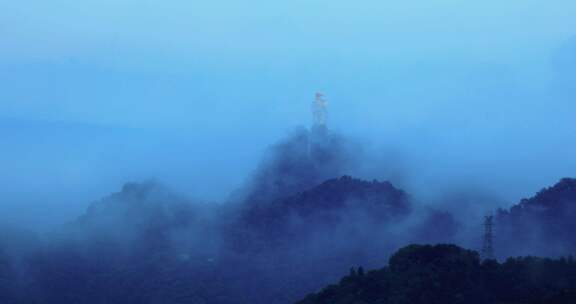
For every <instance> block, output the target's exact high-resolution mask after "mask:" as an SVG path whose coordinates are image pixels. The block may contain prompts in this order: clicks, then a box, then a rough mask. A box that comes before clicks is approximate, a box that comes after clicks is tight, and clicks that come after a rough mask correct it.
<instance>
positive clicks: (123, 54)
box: [0, 0, 576, 231]
mask: <svg viewBox="0 0 576 304" xmlns="http://www.w3.org/2000/svg"><path fill="white" fill-rule="evenodd" d="M575 14H576V4H574V3H573V1H568V0H566V1H554V2H552V3H550V2H549V1H544V0H531V1H526V0H523V1H520V0H514V1H508V2H506V3H501V2H497V1H482V2H478V3H460V2H457V1H448V0H443V1H434V2H430V1H410V2H404V3H399V2H391V1H385V2H382V1H363V2H361V3H357V4H352V3H348V2H344V1H291V2H290V3H289V4H288V3H286V4H278V3H276V4H271V3H268V2H265V1H249V2H243V3H234V2H232V1H213V2H211V3H210V4H208V3H199V2H190V1H172V2H170V3H166V2H165V1H129V0H123V1H83V2H82V3H79V2H76V1H69V0H60V1H56V2H54V1H52V2H49V3H48V2H45V1H39V0H28V1H18V2H15V1H5V2H2V3H0V20H1V21H0V35H1V36H2V41H1V42H0V45H1V47H0V66H1V67H2V68H1V69H0V81H1V83H2V84H3V86H2V90H0V142H1V148H2V150H1V151H0V166H1V167H2V168H3V170H1V171H0V182H1V183H2V184H3V185H4V186H3V187H0V222H3V223H8V224H10V225H17V226H22V227H26V228H29V229H32V230H37V231H49V230H51V229H54V228H57V227H58V226H59V225H61V224H62V223H64V222H66V221H68V220H71V219H73V218H75V217H77V216H78V215H80V214H82V213H83V211H84V210H85V208H86V207H87V206H88V205H89V203H90V202H92V201H94V200H97V199H99V198H100V197H103V196H105V195H107V194H108V193H110V192H113V191H116V190H117V189H119V188H120V187H121V186H122V185H123V184H124V183H125V182H127V181H139V180H145V179H148V178H154V179H157V180H161V181H162V182H164V183H166V184H168V185H171V186H172V187H174V188H176V189H178V190H179V191H181V192H183V193H186V195H189V196H190V197H193V198H194V199H199V200H202V201H208V202H221V201H224V200H226V199H227V198H228V197H229V196H230V193H232V192H233V191H235V190H237V189H239V188H241V187H242V186H243V185H244V184H245V183H246V180H247V178H248V177H249V176H250V174H252V173H253V171H254V170H255V168H256V166H257V163H258V160H259V159H260V157H261V156H262V154H263V153H264V151H265V150H266V149H267V147H268V146H269V145H270V144H272V143H274V142H276V141H278V140H279V139H280V138H282V137H285V136H286V135H287V134H290V133H291V132H292V131H293V130H294V129H295V128H298V127H300V126H308V125H310V120H311V114H310V104H311V102H312V98H313V93H314V92H316V91H321V92H324V93H325V94H326V97H327V99H328V100H329V102H330V105H329V126H330V128H331V129H332V130H336V131H338V132H340V133H342V134H345V135H346V136H348V137H349V138H353V139H354V140H355V144H356V145H357V149H358V151H362V152H361V153H363V154H362V155H365V159H364V161H363V162H361V163H359V164H358V166H357V167H356V169H355V171H354V172H353V173H355V175H361V176H358V177H362V178H366V179H372V178H379V179H384V180H391V181H392V182H393V183H394V184H395V185H397V186H399V187H401V188H403V189H405V190H406V191H409V192H410V193H412V194H413V195H414V196H416V197H417V198H418V199H419V200H420V201H422V202H424V203H427V204H432V205H433V204H436V203H439V204H440V203H444V204H445V203H446V202H445V201H446V200H445V199H443V198H445V197H459V195H460V194H461V193H468V192H473V193H482V197H485V198H486V199H484V200H482V202H474V203H470V204H472V205H474V204H488V205H492V206H496V205H502V204H504V205H511V204H513V203H515V202H517V201H518V200H519V199H520V198H522V197H526V196H529V195H531V194H532V193H534V192H535V191H537V190H538V189H540V188H542V187H544V186H546V185H550V184H551V183H553V182H555V181H557V180H558V179H559V178H560V177H563V176H572V175H573V172H574V168H575V166H576V160H574V158H573V157H572V155H573V153H572V150H573V149H574V148H576V147H575V145H574V144H573V143H575V142H576V140H574V139H576V138H575V137H576V135H575V131H576V128H575V127H574V124H573V121H574V120H573V117H574V115H573V113H574V112H575V110H576V109H575V104H574V102H573V100H574V98H575V96H576V94H575V92H574V91H575V90H574V85H573V84H574V80H575V79H576V76H575V75H576V72H574V70H575V69H576V63H575V60H576V59H575V58H576V38H575V35H576V33H574V30H573V29H574V28H576V21H575V20H576V19H575V18H573V17H574V15H575ZM359 153H360V152H359ZM470 208H471V209H474V210H475V208H476V207H470ZM481 209H482V208H481Z"/></svg>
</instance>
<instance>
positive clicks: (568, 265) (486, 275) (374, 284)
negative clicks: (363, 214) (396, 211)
mask: <svg viewBox="0 0 576 304" xmlns="http://www.w3.org/2000/svg"><path fill="white" fill-rule="evenodd" d="M575 275H576V261H575V260H573V259H558V260H552V259H542V258H515V259H508V260H507V261H506V262H504V263H501V264H500V263H498V262H496V261H493V260H489V261H485V262H481V261H480V259H479V257H478V253H477V252H474V251H470V250H465V249H463V248H460V247H457V246H455V245H435V246H431V245H411V246H407V247H405V248H402V249H400V250H399V251H398V252H396V253H395V254H394V255H393V256H392V257H391V258H390V260H389V265H388V266H386V267H384V268H381V269H378V270H373V271H368V272H365V271H364V270H363V269H362V268H358V269H354V268H353V269H352V270H351V273H350V275H348V276H345V277H344V278H342V279H341V280H340V282H339V283H338V284H335V285H330V286H328V287H326V288H324V289H323V290H321V291H320V292H318V293H314V294H310V295H309V296H307V297H306V298H305V299H303V300H301V301H299V302H298V304H357V303H362V304H419V303H422V304H436V303H437V304H493V303H501V304H537V303H542V304H543V303H547V304H560V303H562V304H568V303H575V301H576V281H575V280H574V276H575Z"/></svg>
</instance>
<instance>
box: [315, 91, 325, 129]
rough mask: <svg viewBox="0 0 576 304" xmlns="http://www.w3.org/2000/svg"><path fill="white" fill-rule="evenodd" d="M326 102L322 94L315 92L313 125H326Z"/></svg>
mask: <svg viewBox="0 0 576 304" xmlns="http://www.w3.org/2000/svg"><path fill="white" fill-rule="evenodd" d="M327 106H328V102H327V101H326V100H325V99H324V94H322V93H316V99H315V100H314V104H313V108H312V114H313V116H314V126H316V127H325V126H326V116H327V110H326V108H327Z"/></svg>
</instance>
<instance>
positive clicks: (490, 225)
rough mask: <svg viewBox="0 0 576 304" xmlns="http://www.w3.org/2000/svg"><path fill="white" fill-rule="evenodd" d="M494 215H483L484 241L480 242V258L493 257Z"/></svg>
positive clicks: (489, 258)
mask: <svg viewBox="0 0 576 304" xmlns="http://www.w3.org/2000/svg"><path fill="white" fill-rule="evenodd" d="M493 241H494V216H492V215H487V216H485V217H484V241H483V244H482V259H484V260H493V259H494V242H493Z"/></svg>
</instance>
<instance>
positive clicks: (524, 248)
mask: <svg viewBox="0 0 576 304" xmlns="http://www.w3.org/2000/svg"><path fill="white" fill-rule="evenodd" d="M574 231H576V179H574V178H563V179H561V180H560V181H559V182H558V183H556V184H555V185H553V186H551V187H548V188H544V189H542V190H541V191H539V192H538V193H537V194H536V195H535V196H533V197H532V198H528V199H523V200H521V201H520V203H518V204H516V205H514V206H512V207H511V208H509V209H500V210H498V212H497V214H496V234H495V240H496V244H497V248H499V249H500V251H501V255H502V256H510V255H512V256H513V255H526V254H533V255H544V256H559V255H566V254H576V235H575V234H574Z"/></svg>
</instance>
